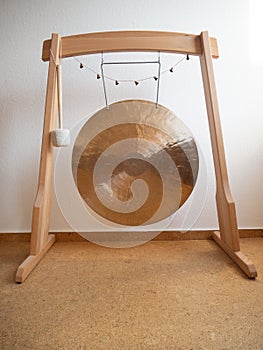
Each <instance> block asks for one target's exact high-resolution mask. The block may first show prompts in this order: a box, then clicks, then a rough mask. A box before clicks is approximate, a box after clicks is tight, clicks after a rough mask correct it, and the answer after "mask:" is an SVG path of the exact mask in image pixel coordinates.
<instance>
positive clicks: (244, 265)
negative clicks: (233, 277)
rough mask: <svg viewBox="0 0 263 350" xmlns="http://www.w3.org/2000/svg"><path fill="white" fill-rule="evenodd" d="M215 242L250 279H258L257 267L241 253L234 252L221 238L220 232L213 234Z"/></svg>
mask: <svg viewBox="0 0 263 350" xmlns="http://www.w3.org/2000/svg"><path fill="white" fill-rule="evenodd" d="M212 237H213V239H214V241H215V242H216V243H217V244H218V245H219V246H220V247H221V248H222V249H223V250H224V251H225V252H226V253H227V254H228V255H229V257H230V258H231V259H232V260H233V261H234V262H235V263H236V264H237V265H238V266H239V267H240V268H241V270H242V271H243V272H244V273H245V274H246V275H247V276H248V277H249V278H255V277H257V270H256V268H255V265H254V264H253V263H252V261H250V260H249V259H248V258H247V257H246V256H245V255H244V254H243V253H242V252H241V251H238V252H234V251H233V250H232V249H231V248H230V247H229V246H228V245H227V244H226V243H225V242H224V241H223V240H222V238H221V237H220V232H214V233H213V236H212Z"/></svg>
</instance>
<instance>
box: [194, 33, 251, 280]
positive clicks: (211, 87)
mask: <svg viewBox="0 0 263 350" xmlns="http://www.w3.org/2000/svg"><path fill="white" fill-rule="evenodd" d="M201 46H202V54H201V56H200V64H201V70H202V77H203V84H204V93H205V100H206V108H207V115H208V123H209V130H210V138H211V146H212V153H213V159H214V168H215V177H216V205H217V216H218V222H219V228H220V233H218V232H216V233H214V235H213V238H214V240H215V241H216V242H217V244H219V245H220V247H221V248H222V249H223V250H224V251H225V252H226V253H227V254H228V255H229V256H230V257H231V259H232V260H233V261H234V262H235V263H236V264H237V265H238V266H239V267H240V268H241V269H242V270H243V271H244V272H245V273H246V275H247V276H248V277H250V278H255V277H256V276H257V272H256V269H255V266H254V265H253V264H252V263H251V262H250V261H249V260H248V259H247V258H246V257H245V256H244V255H243V254H242V253H241V252H240V243H239V233H238V225H237V218H236V209H235V203H234V200H233V198H232V195H231V191H230V186H229V181H228V175H227V167H226V160H225V151H224V143H223V136H222V130H221V123H220V116H219V108H218V101H217V94H216V85H215V78H214V71H213V63H212V53H211V47H210V39H209V35H208V32H202V33H201Z"/></svg>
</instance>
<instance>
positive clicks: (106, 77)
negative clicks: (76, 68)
mask: <svg viewBox="0 0 263 350" xmlns="http://www.w3.org/2000/svg"><path fill="white" fill-rule="evenodd" d="M102 55H103V54H102ZM73 59H74V60H75V61H76V62H78V63H79V65H80V68H85V69H87V70H89V71H90V72H92V73H94V74H96V77H97V79H100V78H101V76H100V74H99V73H98V72H97V71H96V70H94V69H92V68H91V67H89V66H88V65H86V64H83V63H82V61H80V60H79V59H78V58H77V57H73ZM185 59H186V60H187V61H188V60H189V55H188V54H187V55H186V57H182V58H181V59H180V60H179V61H178V62H176V63H175V64H174V65H173V66H172V67H170V68H168V69H166V70H164V71H160V76H161V75H162V74H165V73H167V72H171V73H173V72H174V68H175V67H177V66H178V65H179V64H180V63H182V62H183V61H184V60H185ZM120 63H122V64H125V62H120ZM120 63H119V62H111V64H120ZM128 63H129V64H131V63H135V64H136V63H137V64H139V63H158V64H159V61H151V62H128ZM103 64H109V63H105V62H103ZM101 75H102V73H101ZM158 75H159V74H158ZM104 79H108V80H111V81H113V82H114V83H115V85H119V83H134V84H135V85H136V86H137V85H139V83H140V82H143V81H146V80H151V79H154V80H157V79H158V77H156V76H150V77H145V78H140V79H136V80H132V79H116V78H113V77H110V76H108V75H105V74H104Z"/></svg>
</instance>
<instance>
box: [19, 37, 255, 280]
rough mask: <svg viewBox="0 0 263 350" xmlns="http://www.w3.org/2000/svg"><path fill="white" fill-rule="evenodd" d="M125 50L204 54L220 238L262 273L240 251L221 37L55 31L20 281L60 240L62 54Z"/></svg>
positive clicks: (46, 46) (46, 50) (49, 43)
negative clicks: (56, 164) (220, 86)
mask: <svg viewBox="0 0 263 350" xmlns="http://www.w3.org/2000/svg"><path fill="white" fill-rule="evenodd" d="M119 51H162V52H171V53H179V54H189V55H196V56H199V57H200V64H201V70H202V77H203V84H204V92H205V99H206V107H207V114H208V121H209V128H210V137H211V145H212V151H213V158H214V167H215V175H216V185H217V193H216V204H217V213H218V221H219V228H220V233H217V232H215V233H214V236H213V238H214V240H215V241H216V242H217V243H218V244H219V245H220V246H221V248H222V249H223V250H224V251H225V252H226V253H227V254H228V255H229V256H230V257H231V259H233V261H234V262H235V263H236V264H237V265H238V266H239V267H240V268H241V269H242V270H243V271H244V272H245V273H246V275H247V276H248V277H250V278H255V277H256V275H257V272H256V269H255V267H254V265H253V264H252V263H251V262H250V261H249V260H248V259H247V258H246V257H245V256H244V255H243V254H242V253H241V252H240V245H239V234H238V226H237V219H236V210H235V204H234V201H233V199H232V195H231V192H230V188H229V182H228V175H227V168H226V161H225V154H224V145H223V137H222V131H221V125H220V116H219V109H218V102H217V96H216V87H215V79H214V73H213V63H212V58H217V57H219V55H218V48H217V41H216V39H215V38H210V37H209V35H208V33H207V32H202V33H201V35H193V34H185V33H170V32H152V31H122V32H105V33H89V34H80V35H73V36H67V37H62V38H60V36H59V35H58V34H53V35H52V38H51V39H50V40H45V41H44V43H43V51H42V59H43V61H49V71H48V81H47V91H46V105H45V116H44V128H43V136H42V149H41V158H40V170H39V182H38V190H37V196H36V200H35V204H34V208H33V218H32V235H31V246H30V256H29V257H28V258H27V259H26V260H25V261H24V262H23V263H22V264H21V265H20V267H19V268H18V271H17V275H16V281H17V282H23V281H24V280H25V278H26V277H27V276H28V275H29V274H30V272H31V271H32V270H33V268H34V267H35V266H36V265H37V264H38V262H39V261H40V260H41V259H42V257H43V256H44V254H45V253H46V252H47V250H48V249H49V248H50V247H51V246H52V244H53V243H54V241H55V237H54V236H53V235H49V219H50V192H51V178H52V164H53V150H52V145H51V140H50V132H51V131H52V130H53V129H54V128H55V124H56V111H57V108H58V101H57V79H56V66H57V65H58V64H59V62H60V58H64V57H72V56H78V55H88V54H95V53H101V52H119Z"/></svg>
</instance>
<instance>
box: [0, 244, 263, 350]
mask: <svg viewBox="0 0 263 350" xmlns="http://www.w3.org/2000/svg"><path fill="white" fill-rule="evenodd" d="M241 244H242V250H243V252H244V253H245V254H247V255H248V256H249V258H250V259H251V260H252V261H253V262H254V263H255V265H256V267H257V270H258V274H259V277H258V278H257V280H249V279H247V278H246V277H245V276H244V275H243V273H242V272H241V271H240V270H239V269H238V268H236V266H235V265H234V264H233V263H232V261H231V260H230V259H229V258H228V257H227V256H226V255H225V253H224V252H223V251H222V250H221V249H220V248H219V247H217V246H216V244H215V243H214V242H213V241H211V240H199V241H152V242H150V243H147V244H145V245H143V246H139V247H135V248H129V249H116V250H113V249H109V248H102V247H99V246H96V245H93V244H90V243H88V242H57V243H56V244H55V245H54V246H53V247H52V248H51V250H50V251H49V252H48V254H47V255H46V256H45V258H44V259H43V260H42V262H41V263H40V264H39V265H38V266H37V268H36V269H35V270H34V272H33V273H32V275H31V276H30V277H29V278H28V279H27V280H26V281H25V282H24V283H23V284H19V285H18V284H15V283H14V276H15V271H16V268H17V267H18V265H19V263H20V262H22V260H23V259H24V258H25V257H26V256H27V254H28V249H29V243H28V242H15V241H13V242H1V248H0V253H1V255H0V256H1V265H0V321H1V322H0V330H1V333H0V349H2V350H9V349H10V350H13V349H19V350H24V349H25V350H26V349H32V350H38V349H43V350H44V349H45V350H46V349H50V350H53V349H54V350H67V349H69V350H75V349H76V350H97V349H101V350H111V349H118V350H119V349H123V350H126V349H127V350H130V349H131V350H132V349H138V350H144V349H145V350H146V349H147V350H155V349H156V350H162V349H167V350H174V349H175V350H190V349H192V350H197V349H198V350H199V349H205V350H210V349H211V350H217V349H218V350H219V349H220V350H223V349H235V350H237V349H238V350H239V349H242V350H246V349H253V350H257V349H258V350H262V349H263V254H262V252H263V239H262V238H250V239H242V240H241Z"/></svg>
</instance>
